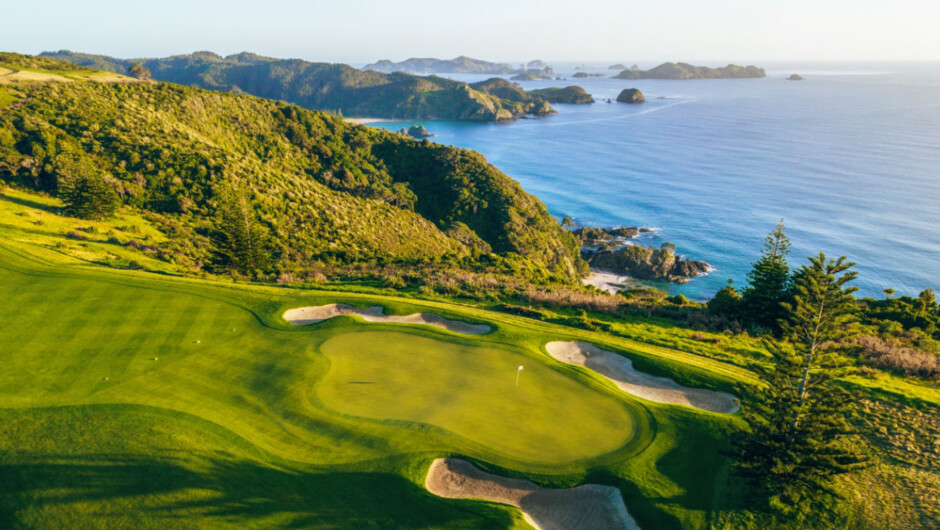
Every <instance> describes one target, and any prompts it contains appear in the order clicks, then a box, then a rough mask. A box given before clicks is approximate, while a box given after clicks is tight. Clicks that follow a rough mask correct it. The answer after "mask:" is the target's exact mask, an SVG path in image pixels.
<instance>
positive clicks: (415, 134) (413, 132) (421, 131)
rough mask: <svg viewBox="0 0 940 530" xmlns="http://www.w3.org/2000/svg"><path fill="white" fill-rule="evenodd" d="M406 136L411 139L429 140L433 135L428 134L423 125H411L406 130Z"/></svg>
mask: <svg viewBox="0 0 940 530" xmlns="http://www.w3.org/2000/svg"><path fill="white" fill-rule="evenodd" d="M408 136H410V137H412V138H430V137H432V136H434V134H433V133H431V132H428V130H427V129H426V128H425V127H424V125H412V126H411V127H409V128H408Z"/></svg>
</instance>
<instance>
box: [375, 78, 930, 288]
mask: <svg viewBox="0 0 940 530" xmlns="http://www.w3.org/2000/svg"><path fill="white" fill-rule="evenodd" d="M758 65H759V66H763V67H765V68H766V69H767V72H768V77H767V78H764V79H729V80H687V81H667V80H636V81H626V80H616V79H611V78H610V77H609V76H610V75H612V74H614V73H615V72H613V71H609V70H606V68H605V67H604V66H606V65H593V66H591V65H586V66H584V67H582V68H584V69H585V71H590V72H596V73H604V74H605V75H606V76H607V77H604V78H585V79H573V78H572V77H571V75H572V74H573V73H574V65H567V66H565V65H562V66H558V65H556V70H558V72H559V74H560V75H564V76H566V77H567V78H568V79H567V80H566V81H532V82H523V83H522V86H523V87H524V88H527V89H531V88H542V87H548V86H564V85H569V84H577V85H580V86H582V87H584V88H585V89H586V90H587V91H588V92H590V93H591V94H593V95H594V97H595V99H596V100H597V103H595V104H593V105H554V106H555V108H556V109H557V110H558V114H557V115H555V116H551V117H548V118H544V119H538V120H534V119H533V120H519V121H517V122H513V123H508V124H471V123H458V122H443V121H427V122H378V123H373V124H371V125H373V126H377V127H383V128H386V129H391V130H397V129H400V128H401V127H403V126H409V125H412V124H414V123H420V124H422V125H425V126H426V127H427V128H428V129H429V130H430V132H432V133H434V134H436V136H435V137H434V138H432V140H433V141H436V142H440V143H445V144H450V145H455V146H460V147H466V148H470V149H474V150H476V151H479V152H481V153H483V154H484V155H485V156H486V157H487V159H488V160H489V161H490V162H491V163H492V164H494V165H495V166H497V167H498V168H500V169H501V170H502V171H503V172H504V173H506V174H508V175H509V176H511V177H513V178H515V179H516V180H518V181H519V182H520V183H521V184H522V186H523V187H524V188H525V189H526V190H527V191H529V192H530V193H533V194H535V195H536V196H538V197H539V198H540V199H541V200H542V201H543V202H544V203H545V204H546V206H547V207H548V209H549V211H550V212H551V213H552V214H553V215H555V216H558V217H562V216H565V215H569V216H571V217H572V218H573V219H574V220H575V221H577V222H579V223H581V224H584V225H594V226H616V225H629V226H645V227H651V228H655V229H656V231H655V233H654V234H652V235H651V236H646V239H645V240H642V242H644V243H646V244H656V245H658V244H660V243H662V242H665V241H669V242H671V243H673V244H675V245H676V247H677V250H678V252H679V253H680V254H682V255H685V256H688V257H690V258H692V259H698V260H703V261H706V262H708V263H709V264H711V265H712V266H713V267H714V270H713V272H712V273H711V274H709V275H708V276H705V277H701V278H697V279H695V280H694V281H692V282H690V283H688V284H685V285H657V286H658V287H660V288H665V289H667V290H668V291H670V292H672V293H683V294H685V295H686V296H688V297H690V298H694V299H703V298H706V297H710V296H711V295H713V294H714V293H715V292H716V291H717V290H719V289H721V288H722V287H723V286H724V285H725V284H726V282H727V280H729V279H731V280H733V281H734V285H736V286H737V287H739V288H740V287H742V286H743V285H744V284H745V282H746V274H747V271H748V270H749V267H750V264H751V263H752V262H753V261H754V260H756V259H757V257H758V255H759V253H760V249H761V246H762V244H763V238H764V237H765V236H766V235H767V233H768V232H770V230H771V229H772V228H773V227H774V225H775V224H776V223H777V222H778V221H780V220H781V219H783V220H784V223H785V225H786V229H787V233H788V234H789V236H790V239H791V241H792V243H793V249H792V253H791V256H790V262H791V265H792V266H798V265H801V264H803V263H806V257H807V256H809V255H815V254H817V253H818V252H820V251H823V252H825V253H826V254H827V255H830V256H842V255H844V256H848V257H849V258H850V259H851V260H852V261H855V262H857V263H858V266H857V270H858V272H859V279H858V281H857V283H856V285H858V287H859V288H860V290H861V294H863V295H870V296H881V292H882V289H885V288H889V287H890V288H893V289H895V290H896V291H897V292H898V293H899V294H912V295H914V294H917V293H918V292H920V291H921V290H923V289H925V288H928V287H929V288H933V289H935V290H937V289H938V287H940V278H938V277H940V64H937V63H921V64H916V63H894V64H862V63H854V64H823V63H808V64H806V63H804V64H783V63H776V64H774V63H771V64H760V63H758ZM641 66H644V67H645V66H653V65H641ZM712 66H718V65H712ZM792 73H796V74H799V75H801V76H802V77H804V78H805V80H804V81H787V80H785V78H786V77H787V76H788V75H790V74H792ZM454 77H457V78H459V79H461V80H465V81H471V82H472V81H477V80H481V79H485V78H486V77H487V76H469V75H465V76H454ZM624 88H639V89H640V90H641V91H642V92H643V93H644V94H645V96H646V99H647V103H646V104H642V105H628V104H621V103H616V102H613V103H607V99H608V98H609V99H611V100H612V101H613V100H615V99H616V97H617V94H618V93H619V92H620V91H621V90H622V89H624Z"/></svg>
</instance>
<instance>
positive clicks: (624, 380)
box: [545, 341, 739, 414]
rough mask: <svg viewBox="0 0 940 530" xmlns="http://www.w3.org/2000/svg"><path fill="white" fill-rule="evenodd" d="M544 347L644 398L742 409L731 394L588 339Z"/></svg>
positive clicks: (704, 407)
mask: <svg viewBox="0 0 940 530" xmlns="http://www.w3.org/2000/svg"><path fill="white" fill-rule="evenodd" d="M545 349H546V350H547V351H548V353H549V354H550V355H551V356H552V357H554V358H555V359H558V360H559V361H562V362H565V363H568V364H574V365H577V366H583V367H585V368H589V369H591V370H594V371H595V372H597V373H599V374H601V375H603V376H604V377H606V378H608V379H610V380H611V381H613V382H614V384H616V385H617V386H618V387H620V389H621V390H623V391H624V392H627V393H628V394H632V395H634V396H637V397H641V398H643V399H648V400H650V401H656V402H659V403H672V404H675V405H688V406H690V407H695V408H697V409H701V410H706V411H709V412H719V413H722V414H733V413H735V412H737V411H738V409H739V407H738V403H737V400H736V399H735V397H734V396H732V395H731V394H728V393H725V392H716V391H714V390H705V389H701V388H688V387H684V386H682V385H680V384H679V383H676V382H675V381H673V380H672V379H669V378H667V377H655V376H652V375H649V374H645V373H643V372H640V371H637V370H636V369H635V368H633V363H632V362H631V361H630V359H627V358H626V357H624V356H622V355H618V354H616V353H614V352H611V351H607V350H604V349H601V348H599V347H597V346H595V345H593V344H590V343H587V342H572V341H555V342H549V343H548V344H546V345H545Z"/></svg>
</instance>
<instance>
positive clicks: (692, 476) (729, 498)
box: [0, 52, 940, 530]
mask: <svg viewBox="0 0 940 530" xmlns="http://www.w3.org/2000/svg"><path fill="white" fill-rule="evenodd" d="M249 55H250V54H249ZM246 57H247V56H246ZM249 58H250V57H249ZM327 66H329V65H327ZM329 69H330V71H333V67H332V66H329ZM145 70H147V69H146V68H144V67H142V66H140V65H135V68H134V69H133V71H136V72H137V73H136V74H134V77H133V78H130V77H126V76H123V75H120V74H116V73H114V74H107V73H101V72H95V71H92V70H87V69H85V68H83V67H81V66H76V65H72V64H67V63H62V62H61V61H58V60H55V59H52V58H48V57H35V56H26V55H20V54H12V53H2V52H0V529H5V528H16V529H19V528H107V529H112V528H135V529H136V528H154V529H163V528H239V529H241V528H364V527H372V528H404V529H412V528H448V529H449V528H520V529H522V528H533V527H534V528H537V529H538V530H554V529H565V530H568V529H581V528H584V529H591V530H594V529H598V530H599V529H604V528H621V529H622V528H629V529H636V528H641V529H644V530H652V529H674V528H675V529H678V528H721V529H728V528H808V527H809V528H815V527H840V528H841V527H844V528H884V527H893V526H897V527H905V528H908V527H909V528H915V527H916V528H931V527H935V526H936V524H933V523H935V522H936V521H937V520H940V508H938V507H940V498H938V493H937V492H938V491H940V473H937V469H940V467H938V465H937V462H938V458H940V446H938V445H937V443H936V440H937V439H940V419H938V418H940V415H937V410H938V407H940V391H938V387H937V379H936V376H935V375H933V376H931V375H930V374H931V373H934V374H936V373H940V372H931V370H932V369H933V368H931V366H935V368H936V369H937V370H940V364H938V363H936V356H935V355H934V353H933V352H932V350H930V348H933V347H934V346H933V345H936V344H940V342H937V341H935V340H934V339H933V338H931V337H934V336H936V337H940V332H937V331H936V330H937V329H940V306H938V305H937V304H936V301H935V298H934V294H933V291H931V290H930V289H927V290H925V291H924V292H923V293H921V295H919V297H918V298H916V299H915V298H912V297H909V296H898V297H896V298H891V294H890V293H889V292H888V291H891V293H893V290H890V289H888V290H886V291H885V294H886V298H885V299H884V300H874V299H871V298H865V299H856V298H854V297H853V296H852V292H854V291H852V290H851V288H846V289H845V290H843V289H842V287H841V286H842V283H844V282H848V281H851V280H853V279H854V271H853V273H845V274H844V275H843V276H841V277H840V279H839V280H836V278H835V277H836V273H838V272H839V271H845V270H847V269H848V268H850V267H851V266H853V265H854V264H843V259H840V260H839V261H838V263H835V262H833V261H832V260H829V262H827V263H828V264H827V263H824V262H825V261H826V260H825V259H824V258H825V256H824V255H823V254H820V258H818V259H817V260H816V261H814V259H813V258H811V259H810V263H811V265H812V266H811V267H810V266H807V265H803V266H802V267H800V268H794V269H793V270H792V272H791V269H790V266H789V265H787V264H786V262H785V260H783V261H782V262H781V261H780V260H781V259H782V258H780V256H778V255H776V254H774V255H772V256H769V257H766V259H776V260H777V261H776V262H773V263H771V265H774V263H776V265H774V266H773V267H770V266H768V267H769V268H767V267H765V268H761V269H760V270H758V268H757V266H756V265H755V270H756V271H758V272H760V271H765V272H766V271H770V272H769V273H768V274H770V273H772V274H771V276H773V278H776V279H777V280H780V282H782V283H780V282H778V283H773V282H771V283H766V282H765V283H764V284H762V285H764V286H765V287H767V286H769V287H767V288H766V289H764V290H763V291H761V292H764V293H765V294H770V295H774V296H777V295H779V296H783V295H786V296H787V297H790V295H791V294H792V293H790V290H791V289H790V288H791V287H793V288H794V289H795V291H794V292H796V293H802V292H809V290H808V289H810V288H813V289H817V288H818V289H822V286H826V287H825V289H824V290H825V293H823V294H824V295H825V297H823V298H820V300H822V302H819V305H818V306H813V305H812V304H810V303H809V302H806V301H805V300H803V301H802V302H801V303H800V304H799V306H800V307H799V308H798V309H799V310H797V309H793V310H788V315H787V319H786V320H785V319H783V318H778V319H774V318H771V317H773V316H774V312H775V311H776V312H780V311H782V310H783V309H785V308H786V307H788V306H787V305H786V304H785V303H782V300H791V301H799V300H802V298H801V296H802V295H800V296H797V295H793V297H792V298H779V297H778V298H773V297H771V298H767V299H765V300H764V301H765V302H767V304H766V306H760V307H764V308H765V309H766V311H765V310H757V309H753V307H757V306H753V307H751V306H747V307H745V301H746V300H747V296H752V295H753V293H754V292H757V290H756V288H755V289H751V288H750V287H749V288H747V289H745V290H743V291H742V292H744V293H745V296H742V295H740V294H738V292H737V290H736V289H735V288H734V287H733V286H731V285H730V284H729V285H728V286H727V287H725V288H724V289H723V290H722V291H721V292H720V293H718V294H716V295H715V297H714V298H713V299H712V300H710V301H709V302H708V303H701V302H697V301H690V300H688V299H687V298H686V297H685V296H683V295H681V294H680V295H675V296H669V295H668V293H667V292H665V291H662V290H659V289H652V288H646V287H642V286H640V287H637V288H631V289H628V290H626V291H624V292H622V293H620V294H616V295H611V294H608V293H604V292H601V291H599V290H597V289H594V288H592V287H590V286H585V285H584V284H583V283H582V279H583V278H584V276H585V275H586V274H588V273H589V272H590V270H591V269H590V267H589V264H588V262H586V261H585V260H584V258H583V256H582V253H581V250H582V248H583V247H584V245H583V243H584V242H585V241H588V239H583V238H582V236H584V235H585V233H588V234H590V233H591V232H590V231H587V232H585V230H581V229H575V230H571V229H570V228H572V226H570V225H571V223H570V222H567V223H566V220H567V221H571V219H570V218H567V217H566V218H564V219H562V220H561V222H559V220H558V219H556V218H554V217H552V216H551V215H550V214H549V212H548V210H547V209H546V208H545V206H544V205H543V204H542V203H541V202H540V201H539V200H538V199H537V198H535V197H534V196H532V195H529V194H528V193H527V192H525V190H523V189H522V187H521V186H520V185H519V184H518V183H517V182H515V181H514V180H512V179H511V178H510V177H508V176H507V175H504V174H502V173H501V172H500V171H499V170H498V169H497V168H495V167H494V166H492V165H490V164H489V163H488V162H487V160H486V159H485V158H484V157H483V156H482V155H480V154H479V153H475V152H472V151H468V150H464V149H460V148H456V147H450V146H446V145H443V144H438V143H433V142H430V141H428V140H421V141H418V140H414V139H411V138H408V137H407V135H405V134H395V133H392V132H388V131H384V130H380V129H377V128H367V127H362V126H358V125H354V124H350V123H347V121H345V120H344V119H343V118H342V116H341V110H342V109H329V110H327V111H313V110H309V109H304V108H301V107H297V106H293V105H290V104H287V103H284V102H280V101H275V100H266V99H261V98H257V97H253V96H249V95H246V94H243V93H241V90H240V89H239V90H232V91H231V92H221V91H212V90H203V89H199V88H195V87H188V86H183V85H176V84H173V83H166V82H157V81H153V80H152V79H150V76H149V72H147V71H145ZM129 72H131V71H130V70H129ZM145 74H146V75H145ZM370 75H371V74H370ZM304 86H305V87H306V86H307V85H304ZM311 86H312V85H311ZM377 86H381V85H377ZM486 86H489V85H486ZM499 86H502V85H497V86H495V88H494V89H496V88H498V87H499ZM468 87H469V85H468ZM236 88H237V87H236ZM368 88H369V87H365V88H364V90H366V89H368ZM481 89H482V88H481ZM323 90H325V91H329V90H332V89H329V87H328V86H324V88H323ZM369 90H371V89H369ZM461 90H463V92H461ZM461 90H456V89H455V91H453V92H447V95H441V94H438V95H436V96H433V95H432V96H429V97H432V98H439V97H445V96H446V97H450V95H454V94H456V95H460V94H465V93H469V94H471V95H472V94H473V93H472V92H467V91H469V90H471V89H470V88H466V89H461ZM367 91H368V90H367ZM481 94H482V93H481ZM461 97H463V96H461ZM474 98H477V99H474V101H476V102H478V103H480V104H481V105H483V104H484V103H486V102H487V101H490V102H492V101H491V100H490V98H489V96H487V97H485V98H484V97H483V96H482V95H476V96H474ZM435 101H437V100H436V99H435ZM441 101H446V100H441ZM416 104H417V103H416ZM582 228H587V227H582ZM578 230H581V232H580V235H576V233H577V231H578ZM595 230H599V229H597V228H596V227H595ZM601 231H602V232H603V230H601ZM771 235H772V236H773V237H776V238H777V239H773V238H772V237H768V245H769V246H770V247H772V248H774V249H776V248H778V246H774V245H772V244H771V242H773V241H777V242H779V243H780V245H782V246H780V247H779V248H787V249H788V248H789V242H788V240H787V239H786V236H785V234H784V232H783V225H782V224H781V225H778V227H777V229H775V231H774V232H772V234H771ZM592 237H593V236H592ZM631 248H634V247H631ZM673 251H674V247H670V246H669V245H668V244H664V245H663V246H662V247H661V249H659V250H657V251H656V252H661V253H662V254H663V255H667V254H668V258H669V260H673V259H675V258H676V256H675V255H673ZM611 252H613V251H611ZM651 252H652V251H651ZM755 255H756V254H755ZM762 256H763V255H762ZM775 256H776V257H775ZM644 259H645V258H644ZM761 260H765V257H762V258H761ZM778 262H780V263H778ZM669 263H673V261H669ZM758 263H763V261H761V262H758ZM768 263H769V262H768ZM675 264H676V266H678V262H675ZM777 265H780V266H777ZM814 267H815V268H814ZM824 267H830V268H829V269H824ZM840 267H842V268H840ZM827 271H828V272H827ZM832 271H835V272H832ZM755 274H757V273H755ZM761 274H763V273H761ZM773 278H771V279H773ZM775 281H776V280H775ZM814 282H815V283H814ZM838 282H841V283H838ZM791 283H792V285H791ZM814 285H815V286H816V287H813V286H814ZM774 286H777V287H779V288H780V289H778V290H777V291H774V290H773V289H771V288H774ZM807 286H809V287H807ZM784 287H786V289H784ZM820 292H822V291H820ZM748 293H750V294H748ZM826 297H828V298H826ZM830 300H834V301H835V303H830ZM794 303H796V302H794ZM748 307H751V308H750V309H747V308H748ZM827 308H829V309H827ZM745 309H747V310H746V311H745ZM827 311H828V312H827ZM837 313H838V314H837ZM855 313H862V314H863V316H864V318H865V319H868V320H864V319H863V321H862V322H860V323H856V322H854V320H853V319H854V314H855ZM814 315H815V316H814ZM833 315H834V316H833ZM745 317H746V319H745ZM758 317H760V318H762V319H764V318H765V317H766V319H769V320H770V321H771V322H770V323H771V325H776V326H781V327H780V328H779V329H777V332H779V333H780V335H779V336H777V335H774V329H773V328H769V327H761V326H762V324H760V322H758V321H757V320H755V319H756V318H758ZM739 319H745V320H739ZM747 319H750V320H747ZM813 319H815V320H816V321H818V322H817V324H818V325H816V326H815V327H814V326H809V325H806V323H807V322H812V321H813ZM833 319H834V320H833ZM742 322H743V324H742ZM793 323H802V324H801V325H803V327H802V328H801V329H803V330H810V331H809V333H810V335H811V337H809V336H808V335H807V336H803V338H802V339H799V340H797V339H796V338H793V337H797V338H799V337H798V336H797V335H793V337H790V338H786V337H784V336H783V331H784V329H791V328H786V326H789V325H791V324H793ZM745 324H747V326H745ZM765 324H766V323H765ZM823 324H825V326H823ZM793 325H795V324H793ZM748 326H749V327H748ZM812 330H815V331H812ZM820 330H822V331H824V332H825V333H822V332H821V331H820ZM849 331H853V333H854V331H858V332H859V333H862V332H863V331H864V333H867V334H864V335H863V334H859V335H858V336H857V337H856V336H855V335H854V334H853V335H852V336H851V337H852V340H854V341H856V342H849V339H848V337H849V335H847V334H848V333H849ZM804 335H805V334H804ZM807 337H809V338H811V339H812V340H809V339H808V338H807ZM817 346H818V347H819V348H822V350H819V349H818V348H817ZM915 346H916V348H922V350H918V349H916V348H915ZM800 348H802V349H800ZM865 348H868V350H865ZM938 348H940V346H938ZM836 349H838V352H837V351H836ZM823 350H825V358H824V359H823V358H822V357H820V358H818V359H817V361H818V363H817V364H813V363H814V362H816V361H814V360H813V359H814V355H822V354H821V353H819V352H822V351H823ZM830 350H831V351H830ZM843 350H844V351H843ZM869 350H870V351H869ZM866 351H868V353H865V352H866ZM938 351H940V350H938ZM801 352H810V353H809V354H806V355H801ZM837 354H838V356H837ZM875 354H877V355H875ZM878 355H880V356H881V357H878ZM819 359H823V360H824V361H825V363H829V364H825V366H823V364H819V363H823V360H819ZM931 362H933V363H934V364H930V363H931ZM810 376H812V377H810ZM804 383H806V386H804ZM815 385H822V386H815ZM807 388H809V389H810V391H809V393H808V394H807V393H805V392H804V390H806V389H807ZM804 398H805V400H804ZM781 433H784V434H783V435H781ZM794 433H795V434H794ZM755 478H756V479H757V480H755ZM801 481H802V482H801ZM791 486H792V487H791ZM803 486H805V487H806V488H810V489H806V490H804V489H801V488H802V487H803ZM821 488H822V489H821ZM807 491H814V492H816V493H818V494H819V495H818V496H817V495H816V493H814V494H813V497H812V498H811V499H810V500H805V499H804V498H803V497H802V495H804V494H805V493H806V492H807ZM823 493H824V494H823ZM804 500H805V502H804Z"/></svg>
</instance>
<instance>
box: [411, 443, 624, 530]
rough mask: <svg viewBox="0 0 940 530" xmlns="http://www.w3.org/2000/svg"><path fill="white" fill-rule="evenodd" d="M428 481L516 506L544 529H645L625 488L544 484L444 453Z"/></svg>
mask: <svg viewBox="0 0 940 530" xmlns="http://www.w3.org/2000/svg"><path fill="white" fill-rule="evenodd" d="M425 487H427V489H428V491H430V492H431V493H433V494H435V495H437V496H440V497H445V498H448V499H483V500H487V501H492V502H498V503H501V504H508V505H510V506H515V507H517V508H519V509H520V510H522V513H523V515H524V516H525V520H526V522H528V523H529V524H531V525H532V526H534V527H535V528H538V529H540V530H556V529H557V530H578V529H585V530H604V529H607V528H618V529H623V528H627V529H631V530H633V529H636V530H638V529H639V526H637V524H636V521H634V520H633V517H631V516H630V514H629V513H628V512H627V507H626V506H625V505H624V504H623V497H621V496H620V491H619V490H617V488H614V487H612V486H600V485H597V484H585V485H582V486H578V487H576V488H569V489H549V488H542V487H540V486H537V485H536V484H534V483H532V482H531V481H528V480H524V479H518V478H506V477H500V476H498V475H493V474H490V473H486V472H483V471H480V470H479V469H477V468H476V467H474V466H473V465H472V464H470V463H469V462H467V461H465V460H460V459H457V458H438V459H437V460H435V461H434V462H433V463H432V464H431V468H430V469H428V476H427V479H425Z"/></svg>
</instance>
